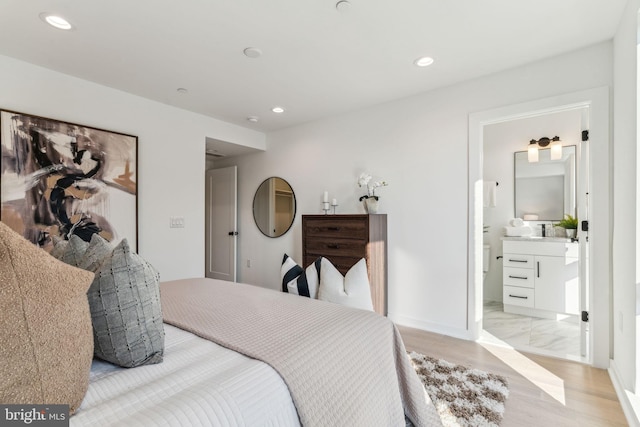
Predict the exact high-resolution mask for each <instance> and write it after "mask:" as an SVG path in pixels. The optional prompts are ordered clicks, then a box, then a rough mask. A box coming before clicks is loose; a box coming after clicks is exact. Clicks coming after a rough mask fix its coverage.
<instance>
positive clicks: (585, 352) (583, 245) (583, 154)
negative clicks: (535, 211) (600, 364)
mask: <svg viewBox="0 0 640 427" xmlns="http://www.w3.org/2000/svg"><path fill="white" fill-rule="evenodd" d="M582 129H584V130H588V129H589V110H588V109H587V108H584V109H583V111H582ZM581 136H582V135H581ZM580 139H583V138H582V137H581V138H580ZM579 147H580V150H579V153H580V154H579V158H578V160H579V163H578V219H579V221H580V224H578V231H577V235H578V239H579V240H578V241H579V243H580V317H581V320H580V355H581V356H582V357H584V358H585V359H587V360H589V358H590V355H589V348H590V345H591V343H590V342H589V335H590V334H589V322H588V319H583V318H582V312H585V313H589V308H590V307H589V300H590V298H589V291H590V289H591V285H590V277H589V262H590V260H589V252H590V249H589V233H588V232H587V231H586V230H582V227H581V225H582V224H581V223H582V221H587V224H588V221H589V212H590V208H589V183H590V180H589V177H590V174H589V165H590V164H591V162H590V159H589V141H588V139H587V141H582V142H580V146H579ZM585 320H587V321H585Z"/></svg>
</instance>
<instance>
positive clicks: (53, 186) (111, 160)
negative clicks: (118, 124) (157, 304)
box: [0, 110, 138, 249]
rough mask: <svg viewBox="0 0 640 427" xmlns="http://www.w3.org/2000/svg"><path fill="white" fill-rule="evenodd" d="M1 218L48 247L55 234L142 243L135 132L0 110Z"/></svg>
mask: <svg viewBox="0 0 640 427" xmlns="http://www.w3.org/2000/svg"><path fill="white" fill-rule="evenodd" d="M0 148H1V149H2V154H1V158H0V196H1V198H2V204H1V207H0V220H1V221H2V222H4V223H5V224H6V225H8V226H9V227H11V228H12V229H13V230H15V231H16V232H18V233H20V234H21V235H22V236H24V237H25V238H26V239H27V240H30V241H31V242H33V243H35V244H37V245H39V246H41V247H44V248H45V249H48V248H50V247H51V245H52V244H53V241H54V237H58V238H62V239H67V240H68V239H69V237H70V236H72V235H76V236H78V237H80V238H81V239H83V240H85V241H87V242H88V241H90V240H91V236H92V235H93V234H99V235H101V236H102V237H104V238H105V239H106V240H109V241H119V240H121V239H122V238H127V240H128V241H129V244H130V246H131V247H132V248H136V249H137V246H138V236H137V234H138V221H137V215H138V198H137V194H138V186H137V169H138V153H137V151H138V138H137V137H135V136H131V135H125V134H122V133H118V132H110V131H106V130H102V129H96V128H92V127H88V126H83V125H78V124H74V123H68V122H62V121H58V120H53V119H48V118H44V117H38V116H32V115H29V114H23V113H18V112H14V111H6V110H0Z"/></svg>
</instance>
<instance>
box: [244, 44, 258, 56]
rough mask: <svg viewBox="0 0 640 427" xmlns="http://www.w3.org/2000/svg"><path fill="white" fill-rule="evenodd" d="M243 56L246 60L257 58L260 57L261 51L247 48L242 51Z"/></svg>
mask: <svg viewBox="0 0 640 427" xmlns="http://www.w3.org/2000/svg"><path fill="white" fill-rule="evenodd" d="M243 52H244V56H246V57H247V58H259V57H260V56H261V55H262V51H261V50H260V49H258V48H257V47H248V48H246V49H245V50H243Z"/></svg>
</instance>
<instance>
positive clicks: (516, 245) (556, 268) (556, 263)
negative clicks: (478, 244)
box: [502, 237, 580, 318]
mask: <svg viewBox="0 0 640 427" xmlns="http://www.w3.org/2000/svg"><path fill="white" fill-rule="evenodd" d="M578 248H579V245H578V243H577V242H572V241H571V240H570V239H566V238H553V237H546V238H544V237H543V238H541V237H504V238H503V241H502V253H503V269H502V279H503V280H502V297H503V303H504V311H505V312H506V313H516V314H523V315H527V316H536V317H543V318H555V317H556V315H557V314H573V315H577V314H578V312H579V308H580V279H579V269H578Z"/></svg>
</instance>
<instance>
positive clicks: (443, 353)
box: [398, 327, 628, 427]
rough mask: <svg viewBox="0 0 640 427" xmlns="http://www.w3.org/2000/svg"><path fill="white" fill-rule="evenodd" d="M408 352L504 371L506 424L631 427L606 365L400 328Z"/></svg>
mask: <svg viewBox="0 0 640 427" xmlns="http://www.w3.org/2000/svg"><path fill="white" fill-rule="evenodd" d="M398 329H399V330H400V333H401V335H402V338H403V340H404V343H405V346H406V347H407V350H408V351H412V350H413V351H417V352H418V353H422V354H425V355H429V356H432V357H437V358H441V359H445V360H447V361H449V362H451V363H458V364H462V365H466V366H471V367H473V368H477V369H482V370H485V371H489V372H493V373H496V374H500V375H503V376H505V377H507V379H508V380H509V398H508V399H507V403H506V405H505V414H504V419H503V421H502V424H501V427H512V426H514V427H515V426H527V427H529V426H554V427H560V426H575V427H578V426H579V427H587V426H607V427H613V426H627V425H628V424H627V421H626V419H625V416H624V414H623V412H622V407H621V406H620V402H619V401H618V398H617V396H616V393H615V390H614V389H613V385H612V384H611V380H610V379H609V374H608V373H607V371H605V370H603V369H596V368H592V367H590V366H587V365H584V364H581V363H577V362H570V361H566V360H560V359H553V358H549V357H544V356H537V355H532V354H526V353H520V352H517V351H516V350H511V349H504V348H500V347H495V346H490V345H483V344H479V343H476V342H473V341H466V340H460V339H457V338H452V337H448V336H444V335H438V334H434V333H430V332H425V331H420V330H417V329H411V328H406V327H398Z"/></svg>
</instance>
